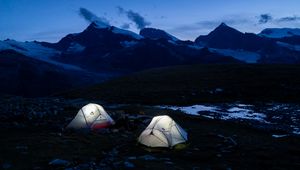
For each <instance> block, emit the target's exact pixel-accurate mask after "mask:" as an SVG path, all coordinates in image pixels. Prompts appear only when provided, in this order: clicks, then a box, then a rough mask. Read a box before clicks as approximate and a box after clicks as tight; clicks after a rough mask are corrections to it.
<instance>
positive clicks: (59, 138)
mask: <svg viewBox="0 0 300 170" xmlns="http://www.w3.org/2000/svg"><path fill="white" fill-rule="evenodd" d="M89 102H97V103H99V104H102V106H103V107H104V108H105V109H106V110H107V112H108V113H109V114H110V115H111V116H112V118H113V119H114V120H115V121H116V122H117V124H116V126H114V127H112V128H110V129H105V130H101V131H98V132H74V131H66V130H64V127H65V126H66V125H67V124H68V123H69V122H70V121H71V119H72V118H73V117H74V116H75V115H76V113H77V111H78V109H80V107H82V106H83V105H85V104H87V103H89ZM0 108H1V109H0V116H1V123H0V127H1V128H0V135H1V136H0V169H1V168H2V169H157V168H160V169H299V168H300V138H299V137H298V136H296V135H295V136H293V135H290V136H284V137H280V138H275V137H272V135H273V134H274V130H270V129H264V128H255V126H253V122H252V123H248V122H247V121H225V120H219V119H209V118H206V117H201V116H195V115H187V114H184V113H183V112H182V111H180V110H170V109H164V108H158V107H150V106H141V105H108V104H105V103H101V102H100V101H87V100H79V99H73V100H66V99H63V98H36V99H26V98H21V97H12V96H3V97H1V101H0ZM162 114H168V115H170V116H171V117H172V118H173V119H174V120H175V121H176V122H177V123H178V124H180V126H181V127H183V128H184V129H185V130H186V131H187V132H188V134H189V136H188V138H189V142H188V144H187V145H186V146H185V147H181V148H177V149H155V150H154V149H149V148H145V147H143V146H141V145H139V144H138V142H137V137H138V136H139V134H140V133H141V131H142V130H143V129H144V128H145V127H146V126H147V124H148V123H149V121H150V120H151V118H152V117H153V116H155V115H162ZM124 115H127V116H128V118H129V119H128V121H126V122H124V120H123V119H121V117H123V116H124ZM275 131H276V130H275Z"/></svg>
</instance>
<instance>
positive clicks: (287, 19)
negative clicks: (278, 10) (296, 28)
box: [277, 15, 300, 22]
mask: <svg viewBox="0 0 300 170" xmlns="http://www.w3.org/2000/svg"><path fill="white" fill-rule="evenodd" d="M277 21H278V22H296V21H300V17H298V16H296V15H295V16H287V17H282V18H279V19H277Z"/></svg>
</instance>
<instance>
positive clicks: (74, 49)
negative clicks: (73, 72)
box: [67, 42, 85, 53]
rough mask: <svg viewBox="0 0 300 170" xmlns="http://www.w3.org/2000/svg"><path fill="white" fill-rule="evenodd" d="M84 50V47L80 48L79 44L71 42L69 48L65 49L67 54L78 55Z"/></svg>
mask: <svg viewBox="0 0 300 170" xmlns="http://www.w3.org/2000/svg"><path fill="white" fill-rule="evenodd" d="M84 50H85V47H84V46H82V45H81V44H79V43H76V42H72V43H71V44H70V46H69V48H68V49H67V52H68V53H80V52H82V51H84Z"/></svg>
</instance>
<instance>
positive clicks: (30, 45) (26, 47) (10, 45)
mask: <svg viewBox="0 0 300 170" xmlns="http://www.w3.org/2000/svg"><path fill="white" fill-rule="evenodd" d="M3 50H14V51H16V52H18V53H20V54H23V55H25V56H27V57H31V58H34V59H37V60H41V61H44V62H47V63H51V64H55V65H58V66H61V67H63V68H65V69H75V70H81V68H79V67H77V66H74V65H70V64H64V63H60V62H57V61H55V60H53V59H52V58H51V57H54V56H58V55H60V52H59V51H57V50H55V49H52V48H48V47H44V46H42V45H41V44H39V43H37V42H27V41H26V42H19V41H15V40H5V41H0V51H3Z"/></svg>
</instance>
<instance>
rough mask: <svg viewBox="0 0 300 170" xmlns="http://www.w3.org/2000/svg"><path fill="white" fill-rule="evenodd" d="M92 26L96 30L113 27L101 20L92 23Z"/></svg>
mask: <svg viewBox="0 0 300 170" xmlns="http://www.w3.org/2000/svg"><path fill="white" fill-rule="evenodd" d="M91 25H92V26H93V27H95V28H99V29H103V28H109V27H111V26H110V25H109V24H108V23H107V22H103V21H101V20H96V21H94V22H92V23H91Z"/></svg>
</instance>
